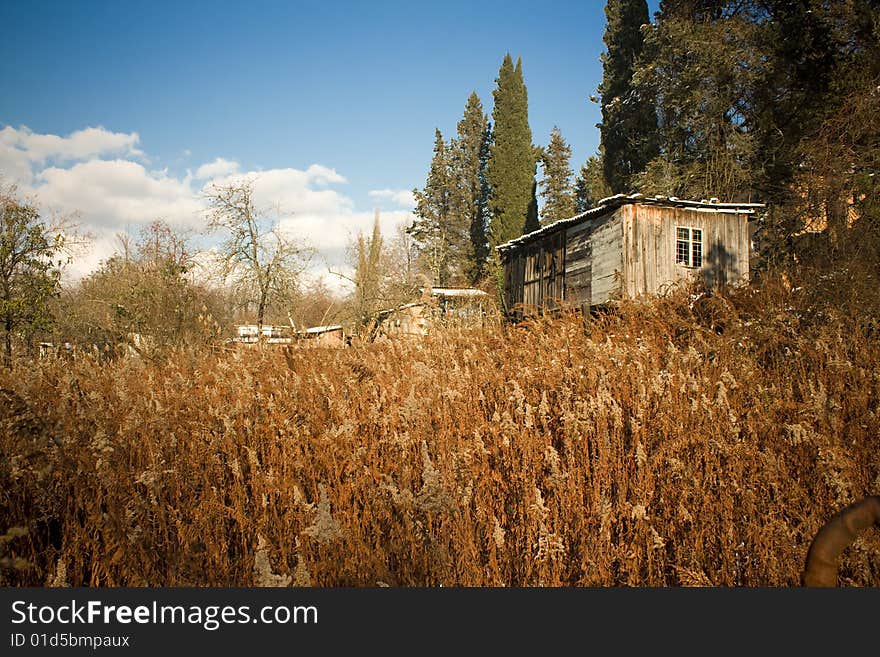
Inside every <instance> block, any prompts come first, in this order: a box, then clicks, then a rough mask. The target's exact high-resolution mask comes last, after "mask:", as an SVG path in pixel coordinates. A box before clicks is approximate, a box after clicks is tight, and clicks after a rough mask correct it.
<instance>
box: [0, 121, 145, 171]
mask: <svg viewBox="0 0 880 657" xmlns="http://www.w3.org/2000/svg"><path fill="white" fill-rule="evenodd" d="M139 141H140V137H139V136H138V133H136V132H132V133H129V134H126V133H122V132H110V131H109V130H105V129H104V128H102V127H100V126H99V127H97V128H85V129H83V130H77V131H76V132H72V133H70V134H69V135H68V136H67V137H60V136H58V135H43V134H39V133H36V132H33V131H31V130H30V129H29V128H27V127H25V126H22V127H21V128H18V129H16V128H13V127H12V126H6V127H5V128H3V130H0V144H2V146H3V147H4V148H6V149H12V150H17V151H19V152H21V153H24V154H25V155H26V156H27V158H28V159H29V160H30V161H32V162H37V163H41V162H46V161H47V160H58V161H62V162H69V161H74V160H85V159H88V158H92V157H97V156H99V155H113V154H120V155H129V156H139V155H143V151H140V150H138V149H137V148H136V146H137V144H138V142H139Z"/></svg>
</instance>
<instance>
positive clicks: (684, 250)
mask: <svg viewBox="0 0 880 657" xmlns="http://www.w3.org/2000/svg"><path fill="white" fill-rule="evenodd" d="M688 246H689V244H688V242H687V241H686V240H678V241H676V243H675V263H676V264H682V265H689V264H690V263H689V262H688V250H689V249H688Z"/></svg>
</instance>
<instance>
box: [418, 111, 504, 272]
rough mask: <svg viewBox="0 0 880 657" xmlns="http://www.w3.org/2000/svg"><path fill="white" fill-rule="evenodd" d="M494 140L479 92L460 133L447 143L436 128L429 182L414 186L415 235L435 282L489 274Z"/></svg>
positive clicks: (467, 113) (464, 117)
mask: <svg viewBox="0 0 880 657" xmlns="http://www.w3.org/2000/svg"><path fill="white" fill-rule="evenodd" d="M491 140H492V131H491V128H490V126H489V120H488V117H487V116H486V115H485V114H484V113H483V106H482V103H481V102H480V98H479V96H477V94H476V93H471V95H470V96H469V97H468V100H467V104H466V105H465V109H464V115H463V116H462V118H461V120H459V122H458V125H457V133H456V137H455V138H453V139H452V140H451V141H450V142H448V143H447V142H445V141H444V140H443V135H442V134H441V132H440V130H435V133H434V155H433V158H432V159H431V168H430V170H429V172H428V176H427V179H426V180H425V186H424V188H422V189H421V190H419V189H415V190H413V194H414V196H415V199H416V210H415V215H416V219H415V221H414V222H413V225H412V226H411V228H410V234H411V235H412V237H413V238H414V239H415V240H416V242H417V243H418V246H419V250H420V253H421V261H422V267H423V269H424V270H425V271H426V272H427V273H428V274H429V276H430V278H431V281H432V282H433V283H434V284H436V285H449V284H457V285H464V284H474V283H476V282H478V281H479V280H480V279H481V278H482V277H483V275H484V272H485V267H486V260H487V256H488V244H487V241H486V225H487V223H488V211H489V208H488V202H489V185H488V182H487V179H486V168H487V164H488V159H489V147H490V144H491Z"/></svg>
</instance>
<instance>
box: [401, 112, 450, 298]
mask: <svg viewBox="0 0 880 657" xmlns="http://www.w3.org/2000/svg"><path fill="white" fill-rule="evenodd" d="M450 189H451V180H450V155H449V148H448V146H447V144H446V142H445V141H444V140H443V134H442V133H441V132H440V130H439V129H437V130H435V131H434V156H433V158H432V159H431V169H430V170H429V172H428V177H427V179H426V180H425V187H424V189H422V190H419V189H414V190H413V195H414V196H415V199H416V209H415V215H416V218H415V220H414V221H413V224H412V226H410V229H409V233H410V234H411V235H412V237H413V239H414V240H415V241H416V243H417V244H418V248H419V253H420V257H421V260H422V266H423V269H424V270H425V271H426V272H427V273H428V274H429V275H430V277H431V282H432V284H434V285H446V284H447V283H448V282H449V277H450V269H449V260H450V248H449V235H448V229H449V225H450V222H451V208H450V201H451V199H450Z"/></svg>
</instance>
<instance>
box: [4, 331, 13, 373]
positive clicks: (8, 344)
mask: <svg viewBox="0 0 880 657" xmlns="http://www.w3.org/2000/svg"><path fill="white" fill-rule="evenodd" d="M4 328H5V329H6V330H5V336H4V337H5V340H4V342H5V346H4V349H3V365H5V366H6V367H10V368H11V367H12V322H10V321H9V320H6V322H5V324H4Z"/></svg>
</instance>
